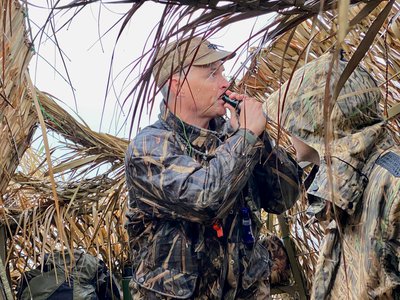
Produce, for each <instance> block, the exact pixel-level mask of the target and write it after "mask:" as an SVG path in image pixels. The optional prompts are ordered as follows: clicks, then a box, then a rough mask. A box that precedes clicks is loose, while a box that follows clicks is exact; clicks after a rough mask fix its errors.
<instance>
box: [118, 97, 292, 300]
mask: <svg viewBox="0 0 400 300" xmlns="http://www.w3.org/2000/svg"><path fill="white" fill-rule="evenodd" d="M227 123H228V122H225V120H224V119H223V118H219V119H216V120H213V121H212V122H211V123H210V130H205V129H200V128H196V127H193V126H190V125H188V124H184V123H183V122H182V121H181V120H179V119H178V118H177V117H176V116H174V115H173V114H172V113H170V112H169V111H168V110H167V109H166V108H165V106H164V105H162V106H161V114H160V117H159V120H158V122H156V123H155V124H153V125H151V126H148V127H146V128H145V129H143V130H142V131H141V132H140V133H139V134H138V135H137V136H136V137H135V138H134V140H133V141H132V143H131V144H130V146H129V148H128V151H127V154H126V160H125V166H126V179H127V187H128V191H129V209H128V213H127V218H128V221H127V229H128V233H129V238H130V246H131V250H132V264H133V269H134V272H133V279H132V281H131V289H132V295H133V297H134V298H135V299H159V298H166V299H189V298H190V299H237V298H238V297H239V296H240V297H241V298H243V299H244V298H246V297H247V298H249V297H250V298H252V299H256V298H255V295H257V293H258V295H259V296H258V297H259V298H260V297H263V296H262V293H263V291H262V290H263V289H262V288H260V287H261V286H263V287H264V288H265V290H264V292H265V291H266V290H267V289H268V287H269V286H268V276H269V264H270V262H269V259H268V251H267V249H266V248H265V246H264V245H263V244H262V243H261V242H258V236H259V233H258V226H256V223H257V222H258V221H259V213H260V211H259V210H260V208H264V209H265V210H267V211H270V212H273V213H278V214H279V213H281V212H283V211H285V210H287V209H288V208H290V207H291V206H292V205H293V203H294V202H295V200H296V199H297V196H298V191H299V188H298V186H299V183H298V178H299V175H298V168H297V164H296V163H295V162H294V161H293V160H292V159H290V158H289V157H288V156H287V155H286V153H285V152H283V151H281V150H280V149H278V148H274V149H272V147H271V144H270V142H269V139H268V136H267V135H265V137H264V141H262V140H261V139H259V138H258V137H256V136H254V135H253V134H252V133H251V132H249V131H246V130H238V131H236V132H230V129H229V126H228V125H227ZM243 207H248V208H249V209H250V210H251V213H250V215H251V220H252V230H253V235H254V237H255V240H256V242H255V244H254V245H253V246H251V245H250V246H249V245H245V244H244V243H243V240H244V239H243V234H244V233H243V232H244V228H243V225H241V224H242V217H243V216H242V215H241V214H240V210H241V208H243ZM218 227H220V228H221V229H219V230H214V229H218ZM218 232H220V233H222V236H220V237H218V236H217V234H218Z"/></svg>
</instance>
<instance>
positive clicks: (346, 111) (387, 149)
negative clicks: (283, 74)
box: [264, 54, 400, 300]
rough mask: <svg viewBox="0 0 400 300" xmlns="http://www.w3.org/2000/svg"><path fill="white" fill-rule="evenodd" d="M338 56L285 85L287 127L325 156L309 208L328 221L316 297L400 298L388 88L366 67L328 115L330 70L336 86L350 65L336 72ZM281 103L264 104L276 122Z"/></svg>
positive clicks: (399, 190)
mask: <svg viewBox="0 0 400 300" xmlns="http://www.w3.org/2000/svg"><path fill="white" fill-rule="evenodd" d="M331 60H332V55H331V54H327V55H324V56H322V57H320V58H318V59H316V60H314V61H312V62H310V63H308V64H307V65H305V66H304V67H303V68H301V69H299V70H297V71H296V72H295V73H294V76H293V79H292V81H291V83H290V85H289V87H288V84H289V83H285V84H284V85H283V86H282V89H283V90H284V91H286V93H287V95H288V97H287V98H286V99H285V100H284V101H283V100H281V103H285V110H284V112H283V113H282V114H281V116H282V119H281V122H280V124H281V126H283V127H284V128H285V129H287V130H288V131H289V132H290V133H291V134H293V135H295V136H296V137H298V138H299V139H300V140H303V141H304V142H305V143H307V144H308V145H310V146H312V147H313V148H315V149H316V150H317V152H318V153H319V156H320V158H321V163H320V166H319V169H318V172H317V173H316V175H315V178H314V179H313V181H312V183H311V185H310V186H309V187H308V189H307V195H308V201H309V204H310V205H309V209H308V212H309V214H310V215H311V216H314V217H315V218H316V219H318V220H320V221H324V223H327V224H328V225H327V228H326V236H325V238H324V241H323V244H322V246H321V249H320V255H319V260H318V263H317V266H316V272H315V276H314V282H313V288H312V295H311V296H312V297H311V298H312V299H318V300H319V299H335V300H336V299H354V300H358V299H400V270H399V258H400V223H399V217H400V215H399V213H400V148H399V147H398V146H396V145H395V143H394V140H393V137H392V135H391V133H390V131H389V130H388V128H387V125H386V123H385V121H384V120H383V117H382V114H381V111H380V100H381V99H382V94H381V92H380V90H379V88H378V87H377V84H376V82H375V81H374V80H373V78H372V77H371V76H370V74H368V73H367V72H366V71H365V70H364V69H362V68H361V67H360V66H359V67H357V68H356V70H355V71H354V72H353V73H352V75H351V76H350V78H349V79H348V80H347V81H346V83H345V85H344V86H343V89H342V90H341V92H340V95H339V97H338V99H337V100H336V101H335V102H333V101H331V102H330V103H329V105H330V109H331V113H330V114H329V116H327V115H324V112H325V111H327V110H324V103H327V102H326V99H327V96H326V94H325V93H326V91H327V89H326V79H327V78H328V74H329V73H330V75H331V85H330V87H329V90H330V91H333V90H334V84H335V83H336V82H337V80H338V78H339V77H340V75H341V74H342V72H343V70H344V68H345V67H346V62H345V61H342V60H339V62H338V64H336V65H335V66H334V67H333V70H332V72H331V71H330V69H329V68H330V65H331ZM328 99H329V97H328ZM278 102H279V92H275V93H274V94H273V95H271V97H270V98H269V99H268V100H267V102H266V104H265V106H264V109H265V110H266V111H267V112H268V114H269V116H270V117H271V118H272V119H274V120H276V119H277V115H278V105H277V104H278ZM327 126H329V129H330V133H331V136H330V137H329V138H326V137H325V133H326V132H327V130H326V127H327ZM327 141H328V142H327Z"/></svg>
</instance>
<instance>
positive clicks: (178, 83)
mask: <svg viewBox="0 0 400 300" xmlns="http://www.w3.org/2000/svg"><path fill="white" fill-rule="evenodd" d="M170 83H171V85H170V89H171V92H172V93H173V94H174V95H176V96H184V91H183V89H182V85H183V80H182V77H181V76H179V75H178V74H175V75H172V78H171V82H170ZM177 98H179V97H177Z"/></svg>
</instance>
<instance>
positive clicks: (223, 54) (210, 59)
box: [193, 51, 236, 66]
mask: <svg viewBox="0 0 400 300" xmlns="http://www.w3.org/2000/svg"><path fill="white" fill-rule="evenodd" d="M235 55H236V52H228V51H215V52H213V53H210V54H208V55H205V56H203V57H200V58H198V59H196V60H195V61H194V62H193V65H194V66H203V65H208V64H212V63H215V62H217V61H220V60H222V61H226V60H229V59H231V58H233V57H234V56H235Z"/></svg>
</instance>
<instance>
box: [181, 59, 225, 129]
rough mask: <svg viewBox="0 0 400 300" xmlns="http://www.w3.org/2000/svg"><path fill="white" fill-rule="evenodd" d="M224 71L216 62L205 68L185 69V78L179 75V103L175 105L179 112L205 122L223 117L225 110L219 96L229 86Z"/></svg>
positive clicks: (220, 64) (219, 63) (192, 67)
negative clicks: (183, 111)
mask: <svg viewBox="0 0 400 300" xmlns="http://www.w3.org/2000/svg"><path fill="white" fill-rule="evenodd" d="M224 70H225V69H224V67H223V66H222V63H221V62H216V63H213V64H211V65H207V66H191V67H190V68H188V69H187V72H186V78H185V74H181V75H180V77H179V80H180V81H181V82H180V84H179V86H180V90H179V91H178V95H180V96H181V101H180V102H179V103H176V105H178V106H181V108H180V110H181V111H182V109H183V110H185V111H186V113H187V114H189V115H191V116H193V118H196V119H198V120H207V122H208V121H209V120H211V119H213V118H215V117H218V116H223V115H224V114H225V112H226V109H225V107H224V102H223V101H222V100H221V95H222V94H223V93H224V92H225V90H226V89H227V87H228V85H229V82H228V81H227V80H226V78H225V76H224V74H223V72H224ZM182 81H183V82H182Z"/></svg>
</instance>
